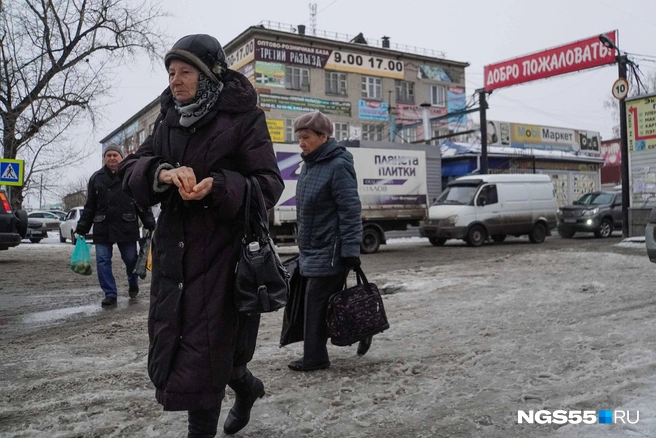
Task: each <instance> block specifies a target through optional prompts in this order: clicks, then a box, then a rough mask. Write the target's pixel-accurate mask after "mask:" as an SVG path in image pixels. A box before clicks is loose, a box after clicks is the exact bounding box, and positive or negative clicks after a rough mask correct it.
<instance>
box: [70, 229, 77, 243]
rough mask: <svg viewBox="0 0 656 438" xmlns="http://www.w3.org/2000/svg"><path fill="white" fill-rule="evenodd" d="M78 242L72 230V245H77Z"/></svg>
mask: <svg viewBox="0 0 656 438" xmlns="http://www.w3.org/2000/svg"><path fill="white" fill-rule="evenodd" d="M76 240H77V239H76V238H75V231H73V230H71V243H72V244H73V245H75V241H76Z"/></svg>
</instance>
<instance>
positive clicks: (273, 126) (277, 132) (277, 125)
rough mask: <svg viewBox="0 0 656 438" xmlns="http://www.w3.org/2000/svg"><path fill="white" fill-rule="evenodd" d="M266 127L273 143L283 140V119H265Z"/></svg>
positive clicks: (282, 141)
mask: <svg viewBox="0 0 656 438" xmlns="http://www.w3.org/2000/svg"><path fill="white" fill-rule="evenodd" d="M266 124H267V128H269V135H270V136H271V141H272V142H274V143H284V142H285V121H284V120H276V119H266Z"/></svg>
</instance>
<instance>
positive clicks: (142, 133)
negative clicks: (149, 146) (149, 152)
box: [137, 129, 146, 148]
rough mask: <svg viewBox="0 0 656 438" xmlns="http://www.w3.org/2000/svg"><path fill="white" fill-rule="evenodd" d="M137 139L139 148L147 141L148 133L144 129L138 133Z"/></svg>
mask: <svg viewBox="0 0 656 438" xmlns="http://www.w3.org/2000/svg"><path fill="white" fill-rule="evenodd" d="M137 138H138V139H139V140H138V141H139V143H138V144H137V148H138V147H139V146H141V145H142V144H143V142H144V141H146V131H144V130H143V129H142V130H141V131H139V133H137Z"/></svg>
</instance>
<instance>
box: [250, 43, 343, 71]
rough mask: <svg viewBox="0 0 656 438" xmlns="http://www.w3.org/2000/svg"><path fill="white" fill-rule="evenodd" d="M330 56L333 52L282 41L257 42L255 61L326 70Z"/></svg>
mask: <svg viewBox="0 0 656 438" xmlns="http://www.w3.org/2000/svg"><path fill="white" fill-rule="evenodd" d="M330 54H331V50H328V49H320V48H318V47H312V46H303V45H300V44H290V43H284V42H280V41H268V40H261V39H256V40H255V59H256V60H257V61H270V62H281V63H283V64H293V65H304V66H307V67H316V68H324V67H325V66H326V62H327V61H328V57H329V56H330Z"/></svg>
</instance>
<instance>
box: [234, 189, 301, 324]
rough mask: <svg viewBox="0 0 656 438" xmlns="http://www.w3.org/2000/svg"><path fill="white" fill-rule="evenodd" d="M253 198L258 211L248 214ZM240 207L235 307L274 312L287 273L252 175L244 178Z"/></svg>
mask: <svg viewBox="0 0 656 438" xmlns="http://www.w3.org/2000/svg"><path fill="white" fill-rule="evenodd" d="M253 187H254V189H255V190H253ZM252 195H255V196H254V197H253V196H252ZM254 198H255V199H254ZM253 201H255V204H257V206H258V210H259V211H257V212H255V214H253V215H252V216H251V202H253ZM244 210H245V215H244V237H243V238H242V243H241V245H242V248H241V254H240V256H239V262H238V263H237V268H236V269H235V288H234V293H235V306H237V310H239V311H240V312H244V313H266V312H274V311H276V310H279V309H281V308H282V307H285V304H286V303H287V294H288V292H289V273H288V272H287V269H286V268H285V267H284V266H283V264H282V261H281V260H280V257H279V256H278V253H277V252H276V250H275V247H274V245H273V240H272V239H271V236H270V234H269V224H268V220H267V214H266V204H265V203H264V196H263V195H262V190H261V189H260V183H259V182H258V181H257V179H256V178H254V177H247V178H246V205H245V207H244Z"/></svg>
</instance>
